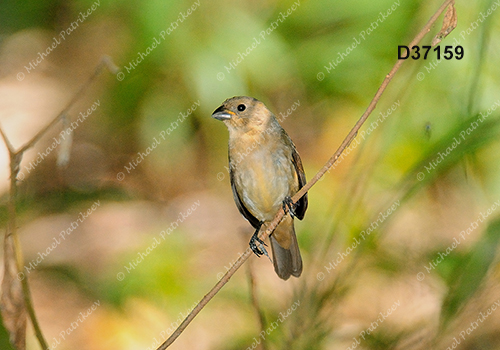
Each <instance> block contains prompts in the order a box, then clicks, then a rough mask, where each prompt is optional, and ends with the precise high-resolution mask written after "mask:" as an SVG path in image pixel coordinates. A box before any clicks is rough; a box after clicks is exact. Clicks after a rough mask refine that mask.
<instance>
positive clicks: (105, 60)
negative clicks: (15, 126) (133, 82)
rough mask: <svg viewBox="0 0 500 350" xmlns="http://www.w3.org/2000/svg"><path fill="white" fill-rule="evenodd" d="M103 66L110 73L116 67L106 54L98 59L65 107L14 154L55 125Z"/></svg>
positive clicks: (26, 147) (29, 146)
mask: <svg viewBox="0 0 500 350" xmlns="http://www.w3.org/2000/svg"><path fill="white" fill-rule="evenodd" d="M104 67H107V68H108V70H109V71H111V73H114V72H115V71H116V70H117V68H116V66H115V65H114V64H113V62H112V61H111V58H110V57H108V56H103V57H102V58H101V60H100V61H99V64H98V65H97V67H96V69H95V71H94V73H93V74H92V75H91V76H90V78H89V79H88V80H87V81H86V82H85V83H84V84H83V85H82V86H81V87H80V89H79V90H78V91H77V92H76V93H75V94H74V96H73V98H72V99H71V100H70V101H69V102H68V103H67V104H66V107H64V108H63V110H62V111H61V112H60V113H59V114H58V115H57V116H56V117H55V118H54V119H52V121H51V122H50V123H49V124H47V125H46V126H45V127H44V128H43V129H42V130H40V131H39V132H38V133H37V134H36V135H35V136H33V138H32V139H31V140H29V141H28V142H27V143H26V144H25V145H24V146H22V147H21V148H20V149H19V150H18V151H17V152H16V154H19V153H24V152H25V151H26V150H28V149H30V148H31V147H33V146H34V145H35V144H36V143H37V142H38V140H40V138H41V137H42V136H43V135H45V133H47V131H49V129H50V128H52V127H53V126H54V125H56V124H57V123H58V122H59V120H61V119H62V117H63V116H64V115H66V114H67V113H68V111H69V110H70V108H71V107H72V106H73V105H74V104H75V102H76V101H78V99H79V98H81V96H82V94H83V93H84V92H85V90H87V89H88V88H89V86H90V85H91V84H92V83H93V81H94V80H95V79H96V78H97V77H98V76H99V74H101V71H102V69H103V68H104Z"/></svg>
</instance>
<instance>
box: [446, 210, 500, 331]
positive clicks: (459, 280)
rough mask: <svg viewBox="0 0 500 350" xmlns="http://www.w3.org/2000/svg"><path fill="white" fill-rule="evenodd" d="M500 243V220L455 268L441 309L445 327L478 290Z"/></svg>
mask: <svg viewBox="0 0 500 350" xmlns="http://www.w3.org/2000/svg"><path fill="white" fill-rule="evenodd" d="M499 241H500V218H498V219H496V220H495V221H493V222H492V223H491V224H490V225H489V226H488V229H487V230H486V233H485V234H484V235H483V236H482V237H481V239H480V240H479V241H478V242H477V243H476V244H475V246H474V248H473V249H472V250H471V252H470V253H469V254H468V256H467V257H466V258H465V259H464V261H465V263H460V264H457V265H456V266H455V269H454V272H453V278H452V281H451V285H450V290H449V292H448V295H447V296H446V297H445V299H444V302H443V306H442V309H441V324H442V326H445V325H446V324H447V323H448V322H449V321H450V320H451V318H452V317H453V316H455V315H456V314H457V313H458V312H459V311H460V310H461V309H462V307H463V306H464V305H465V304H466V303H467V301H468V300H469V299H470V297H471V296H472V295H473V294H474V293H475V292H476V291H477V290H478V288H479V287H480V285H481V282H482V281H483V279H484V277H485V276H486V274H487V272H488V270H489V268H490V266H491V263H492V262H493V260H494V259H495V255H496V251H497V248H498V244H499Z"/></svg>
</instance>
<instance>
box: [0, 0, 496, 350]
mask: <svg viewBox="0 0 500 350" xmlns="http://www.w3.org/2000/svg"><path fill="white" fill-rule="evenodd" d="M441 4H442V2H440V1H434V0H429V1H413V0H407V1H401V2H400V1H399V0H398V1H392V0H387V1H385V0H379V1H368V0H357V1H349V2H333V1H321V0H320V1H304V0H297V1H296V2H293V1H272V0H260V1H233V2H230V1H210V2H208V1H205V0H198V1H197V2H194V1H192V0H188V1H168V2H167V1H146V2H136V1H128V0H125V1H120V2H112V1H107V0H97V1H95V2H92V1H90V0H79V1H75V0H73V1H60V0H42V1H34V0H31V1H25V2H18V1H14V0H2V2H1V4H0V123H1V127H2V129H3V131H4V132H5V134H6V135H7V136H8V138H9V139H10V140H11V142H12V144H13V145H14V147H16V148H19V147H21V146H22V145H23V144H25V143H26V142H28V141H29V140H30V139H31V138H32V137H33V136H34V135H35V134H36V133H37V132H38V131H39V130H41V129H42V128H43V127H44V126H45V125H47V124H48V123H49V122H50V121H51V120H52V119H53V118H54V117H56V116H57V115H58V114H59V113H60V112H61V111H62V110H63V109H64V108H65V106H66V105H67V104H68V103H69V102H70V100H71V99H72V98H73V97H74V96H75V95H77V98H78V99H77V102H76V103H75V104H74V105H72V107H71V109H70V111H69V113H67V118H66V120H67V122H66V123H65V124H63V123H62V122H60V123H58V124H57V125H56V126H55V127H53V128H52V129H51V130H50V131H49V132H48V133H47V134H46V135H45V136H44V137H42V138H41V139H40V140H39V141H38V142H37V143H36V145H35V147H33V148H31V149H30V150H29V151H28V152H26V154H25V155H24V158H23V161H22V163H21V171H20V174H19V176H18V179H19V182H18V185H19V193H18V197H17V213H18V214H17V223H18V229H19V233H20V237H21V241H22V247H23V254H24V259H25V264H26V266H27V267H26V268H25V270H24V271H23V273H24V274H25V275H26V277H27V278H28V280H29V283H30V286H31V291H32V295H33V301H34V305H35V310H36V312H37V315H38V318H39V321H40V324H41V328H42V330H43V332H44V335H45V337H46V338H47V341H48V342H49V344H50V345H51V348H52V349H55V348H57V349H62V350H64V349H80V350H87V349H88V350H100V349H109V348H117V349H123V350H129V349H130V350H135V349H156V348H157V346H158V345H159V344H160V343H161V342H163V341H164V340H165V339H166V337H167V336H169V335H170V334H171V333H172V332H173V330H174V328H175V326H176V325H178V324H179V323H180V321H181V320H182V319H183V317H184V316H185V315H186V314H187V313H188V312H189V311H190V310H192V308H193V307H194V305H195V303H196V302H198V301H199V300H200V299H201V298H202V297H203V296H204V295H205V294H206V293H207V292H208V291H209V289H210V288H211V287H212V286H213V285H214V284H215V283H216V282H217V281H218V279H219V278H220V277H221V276H222V275H223V273H225V272H226V271H227V269H229V268H230V266H231V265H232V264H233V263H234V262H235V261H236V259H237V258H238V257H239V255H240V254H241V253H242V252H243V251H244V250H245V249H246V247H247V246H248V241H249V238H250V236H251V234H252V233H253V230H252V228H251V226H250V224H249V223H248V222H246V221H245V220H244V219H243V218H242V217H241V215H240V214H239V213H238V210H237V208H236V206H235V204H234V202H233V197H232V193H231V189H230V183H229V176H228V172H227V168H226V167H227V140H228V133H227V130H226V127H225V126H224V125H223V124H222V123H220V122H219V121H217V120H214V119H213V118H211V117H210V116H211V113H212V112H213V111H214V110H215V109H216V108H217V107H218V106H219V105H220V104H221V102H222V101H224V100H225V99H226V98H229V97H232V96H235V95H249V96H253V97H255V98H257V99H259V100H261V101H263V102H264V103H265V104H266V105H267V106H268V107H269V108H270V109H271V110H272V111H273V112H274V113H275V114H276V115H277V116H278V117H280V118H281V119H282V120H283V121H282V125H283V126H284V128H285V129H286V130H287V132H288V134H289V135H290V136H291V138H292V139H293V140H294V142H295V144H296V146H297V149H298V151H299V152H300V155H301V158H302V162H303V164H304V168H305V172H306V175H307V178H308V179H310V178H312V177H313V176H314V174H315V173H316V172H317V171H318V170H319V169H320V168H321V167H322V166H323V165H324V163H325V162H326V161H327V159H328V158H329V157H330V156H331V155H332V154H333V153H334V151H335V150H336V149H337V147H338V146H339V145H340V143H341V142H342V140H343V138H344V137H345V135H347V133H348V132H349V130H350V129H351V128H352V126H353V125H354V124H355V122H356V121H357V120H358V118H359V117H360V116H361V114H362V113H363V112H364V111H365V109H366V108H367V106H368V104H369V102H370V100H371V99H372V97H373V96H374V94H375V92H376V90H377V88H378V87H379V85H380V84H381V83H382V81H383V79H384V77H385V75H386V74H387V73H388V72H389V71H390V69H391V67H392V66H393V65H394V63H395V62H396V60H397V48H398V45H407V44H408V43H409V42H410V41H411V40H412V39H413V37H414V36H415V35H416V34H417V33H418V32H419V31H420V30H421V28H422V27H423V26H424V25H425V23H426V22H427V21H428V19H429V18H430V16H431V15H432V14H433V13H434V12H435V11H436V10H437V9H438V8H439V6H440V5H441ZM498 7H500V6H499V5H498V4H496V3H495V2H493V1H491V0H487V1H485V0H478V1H474V2H469V1H457V4H456V9H457V13H458V25H457V28H456V29H455V30H454V31H453V32H452V33H451V34H450V36H449V37H447V38H446V39H445V40H443V42H442V43H441V44H440V45H441V49H442V50H444V47H445V46H446V45H452V46H453V49H454V48H455V47H456V46H457V45H460V46H462V47H463V52H464V55H463V59H461V60H458V59H455V58H453V59H451V60H441V61H439V62H438V61H437V60H436V59H437V53H436V52H434V51H430V53H429V55H428V58H427V60H423V59H419V60H412V59H409V60H408V61H407V62H406V63H405V64H404V65H403V67H402V69H401V70H400V71H399V72H398V73H397V75H396V76H395V78H394V79H393V81H392V83H391V84H390V86H389V88H388V89H387V91H386V93H385V94H384V95H383V97H382V99H381V100H380V101H379V102H378V105H377V108H376V110H375V111H374V112H373V114H372V116H370V118H369V119H368V121H367V122H366V125H365V126H364V127H363V128H362V129H361V131H360V132H359V134H358V136H357V138H356V139H355V140H354V141H353V142H352V144H351V146H350V147H349V148H348V149H347V150H346V152H345V154H344V156H343V157H342V158H340V159H339V161H338V162H337V163H336V165H335V166H334V169H332V171H330V172H329V173H327V174H326V175H325V176H324V178H323V179H322V180H321V181H320V182H319V183H318V184H316V185H315V186H314V187H313V188H312V189H311V190H310V192H309V209H308V211H307V214H306V217H305V219H304V220H303V221H302V222H296V224H295V227H296V231H297V234H298V240H299V245H300V247H301V252H302V257H303V260H304V272H303V274H302V276H301V277H300V278H299V279H290V280H289V281H286V282H284V281H282V280H280V279H279V278H278V277H277V276H276V275H275V273H274V270H273V266H272V264H271V263H270V262H269V260H267V259H266V258H265V257H261V258H260V259H258V258H257V257H255V256H252V257H251V258H250V259H249V261H247V263H246V264H245V265H244V266H243V268H241V269H240V270H239V271H238V272H237V273H236V274H235V276H234V277H233V278H232V279H231V280H230V282H229V283H228V284H227V285H226V286H225V287H224V288H223V289H222V290H221V292H220V293H219V294H218V295H217V296H216V297H215V298H214V299H213V300H212V301H211V302H210V303H209V304H208V305H207V306H206V308H205V309H204V310H203V311H202V312H201V313H200V315H199V316H197V317H196V319H195V320H194V321H193V323H192V324H191V325H190V326H189V327H188V328H187V330H186V331H185V332H184V333H183V334H182V335H181V336H180V337H179V339H178V340H177V341H176V342H175V343H174V344H173V345H172V346H171V349H225V350H233V349H247V348H260V349H347V348H348V347H351V348H354V347H359V348H362V349H429V348H436V349H446V348H451V347H452V346H453V345H454V346H453V348H455V347H458V348H460V349H500V311H496V310H497V308H500V288H499V287H500V286H499V278H500V271H499V269H498V238H500V224H499V222H500V221H499V220H500V219H499V218H500V210H498V209H499V208H500V181H499V180H500V179H499V175H500V169H499V167H500V156H499V155H500V138H499V132H500V123H499V121H500V119H499V118H500V116H499V109H498V108H499V107H500V85H499V84H498V81H499V80H500V66H499V65H498V60H499V58H500V40H499V34H500V21H499V20H498V19H499V14H500V10H498V9H497V8H498ZM442 17H443V16H441V19H440V20H438V22H437V23H436V25H435V26H434V27H433V29H432V30H431V32H430V33H429V34H428V35H427V36H426V37H425V38H424V39H423V41H422V42H421V45H430V43H431V41H432V38H433V36H434V35H435V34H436V33H437V32H438V31H439V29H440V28H441V24H442ZM442 52H443V51H442ZM103 55H108V56H109V57H110V58H111V59H112V60H113V62H114V63H115V65H116V66H117V67H118V68H119V73H118V74H117V75H114V74H112V73H110V72H108V71H106V70H103V71H102V72H101V74H100V75H98V77H97V79H96V80H94V81H93V82H92V83H91V85H90V86H89V88H88V89H87V90H86V91H85V92H84V93H78V91H79V89H80V87H81V86H82V85H84V84H85V82H86V81H87V80H88V79H89V78H90V77H91V76H92V75H93V74H94V72H95V69H96V67H97V65H98V64H99V62H100V60H101V58H102V57H103ZM292 106H295V107H296V108H295V110H294V111H292V110H291V108H292ZM89 112H90V113H89ZM285 117H286V118H285ZM79 118H80V119H79ZM478 118H480V119H481V120H479V119H478ZM78 120H80V121H79V122H78V123H77V124H73V126H74V125H76V127H72V125H71V122H77V121H78ZM474 123H475V124H474ZM68 128H72V129H74V130H73V131H72V132H70V131H67V132H66V130H68ZM69 134H72V139H71V142H68V140H67V139H69V138H70V137H69ZM63 136H64V137H63ZM66 136H67V137H66ZM54 143H55V144H56V146H55V147H53V146H52V145H53V144H54ZM0 148H1V152H0V163H1V164H0V191H1V193H2V195H1V207H0V221H1V224H2V227H4V228H5V227H6V224H7V220H8V215H7V207H6V205H7V201H8V196H9V195H8V181H9V162H8V153H7V150H6V148H5V146H4V144H3V143H2V144H1V146H0ZM42 153H43V154H42ZM42 156H43V157H42ZM68 156H69V161H68V162H67V164H66V165H64V164H62V165H58V161H57V160H58V157H59V159H61V157H63V158H64V157H66V158H67V157H68ZM42 158H43V159H42ZM88 210H90V214H88V213H89V212H88ZM82 213H85V215H83V214H82ZM63 231H64V233H62V232H63ZM63 237H64V238H63ZM453 244H454V245H453ZM30 263H31V265H30ZM495 303H497V304H495ZM497 305H498V306H497ZM89 310H90V312H89ZM75 324H76V325H77V326H75ZM0 331H2V329H0ZM262 332H264V333H262ZM2 334H3V333H2V332H0V338H1V337H3V338H5V337H4V336H3V335H2ZM27 334H28V335H27V348H28V349H39V348H40V347H39V345H38V344H37V341H36V338H35V336H34V333H33V330H32V328H31V326H28V333H27Z"/></svg>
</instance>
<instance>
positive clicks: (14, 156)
mask: <svg viewBox="0 0 500 350" xmlns="http://www.w3.org/2000/svg"><path fill="white" fill-rule="evenodd" d="M0 134H1V135H2V138H3V140H4V142H5V145H6V146H7V149H8V150H9V161H10V190H9V203H8V211H9V224H8V228H7V233H6V237H5V241H6V242H5V243H6V244H11V243H12V247H13V249H14V256H15V259H16V266H17V271H18V272H21V271H22V270H23V266H24V259H23V255H22V250H21V242H20V240H19V235H18V234H17V225H16V195H17V183H16V181H17V179H16V178H17V174H18V173H19V166H20V164H21V160H22V155H23V153H22V152H20V153H18V152H15V151H14V148H13V147H12V144H11V143H10V141H9V139H8V138H7V136H6V135H5V133H4V131H3V129H2V128H0ZM8 240H12V242H8ZM5 259H7V257H5ZM6 263H8V262H6ZM5 273H8V272H7V269H6V270H5ZM4 278H5V277H4ZM21 288H22V290H23V297H24V304H25V307H26V310H27V311H28V314H29V316H30V319H31V323H32V324H33V328H34V330H35V334H36V337H37V339H38V342H39V343H40V346H41V347H42V349H43V350H45V349H48V348H49V346H48V344H47V342H46V341H45V338H44V337H43V333H42V330H41V328H40V324H39V323H38V320H37V318H36V314H35V309H34V307H33V302H32V300H31V293H30V289H29V285H28V280H27V278H22V279H21Z"/></svg>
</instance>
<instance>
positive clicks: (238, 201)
mask: <svg viewBox="0 0 500 350" xmlns="http://www.w3.org/2000/svg"><path fill="white" fill-rule="evenodd" d="M229 176H230V178H231V189H232V190H233V197H234V202H235V203H236V206H237V207H238V210H239V211H240V213H241V215H243V216H244V217H245V219H247V220H248V221H249V222H250V224H251V225H252V226H253V227H254V228H259V227H260V225H261V223H260V221H259V220H258V219H257V218H256V217H255V216H253V215H252V214H251V213H250V212H249V211H248V209H247V208H246V207H245V205H244V204H243V202H242V201H241V199H240V195H239V194H238V191H237V190H236V185H235V182H234V175H233V170H232V169H230V170H229Z"/></svg>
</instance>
